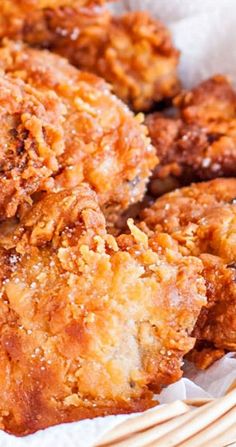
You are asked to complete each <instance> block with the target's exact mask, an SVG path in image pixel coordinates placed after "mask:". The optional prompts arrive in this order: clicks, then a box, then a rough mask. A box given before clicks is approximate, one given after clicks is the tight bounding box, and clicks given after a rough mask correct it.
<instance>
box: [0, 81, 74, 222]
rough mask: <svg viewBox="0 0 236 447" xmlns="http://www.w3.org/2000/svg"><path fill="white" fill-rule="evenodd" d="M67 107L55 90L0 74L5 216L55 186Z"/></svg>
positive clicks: (0, 207) (0, 179) (0, 203)
mask: <svg viewBox="0 0 236 447" xmlns="http://www.w3.org/2000/svg"><path fill="white" fill-rule="evenodd" d="M64 112H65V109H64V106H63V103H62V101H61V100H60V99H59V98H58V97H57V95H56V94H55V93H54V92H51V91H48V92H47V91H44V92H43V91H41V92H40V91H38V90H36V89H35V88H33V87H31V86H30V85H27V84H26V83H24V82H23V81H22V80H17V79H11V78H10V77H8V76H5V75H4V74H3V73H1V74H0V122H1V132H0V190H1V195H0V219H3V218H5V217H11V216H13V215H15V214H16V211H17V209H18V206H19V205H20V204H22V203H24V202H26V203H28V204H30V203H31V196H32V194H33V193H35V192H37V191H39V190H42V189H43V190H47V189H50V188H52V187H53V179H52V175H53V174H54V173H55V172H57V171H58V169H59V157H60V155H61V154H62V153H63V151H64V132H63V127H62V124H63V121H64Z"/></svg>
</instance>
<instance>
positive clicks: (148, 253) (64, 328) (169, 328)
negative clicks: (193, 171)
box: [0, 184, 206, 435]
mask: <svg viewBox="0 0 236 447" xmlns="http://www.w3.org/2000/svg"><path fill="white" fill-rule="evenodd" d="M129 227H130V230H131V232H130V234H126V235H123V236H120V237H119V238H118V239H117V240H116V239H114V238H113V236H111V235H109V234H107V233H106V229H105V220H104V217H103V214H102V213H101V211H100V209H99V207H98V203H97V200H96V197H95V193H94V192H92V191H91V190H90V189H89V187H88V186H87V185H85V184H82V185H80V186H79V187H77V188H74V189H72V190H64V191H60V192H57V193H48V194H47V195H46V196H45V197H44V198H43V199H42V200H41V201H39V202H38V203H37V204H35V205H33V207H32V208H31V209H30V211H29V212H28V213H27V214H25V215H24V216H23V217H22V220H21V222H20V223H17V222H9V223H8V222H5V223H4V225H3V226H2V227H1V231H0V235H1V236H0V259H1V269H0V270H1V276H0V280H1V297H2V298H1V301H0V358H1V374H0V393H1V402H0V427H1V428H2V429H4V430H6V431H8V432H10V433H14V434H17V435H25V434H28V433H32V432H34V431H36V430H38V429H40V428H44V427H47V426H50V425H53V424H56V423H60V422H66V421H75V420H79V419H83V418H86V417H95V416H98V415H107V414H116V413H126V412H132V411H141V410H143V409H145V408H147V407H150V406H152V405H154V402H153V400H152V397H153V391H160V390H161V388H162V387H164V386H166V385H168V384H169V383H172V382H174V381H176V380H178V379H179V378H180V377H181V375H182V371H181V365H182V357H183V355H184V354H185V353H186V352H188V351H189V350H190V349H191V348H192V346H193V344H194V338H192V337H191V335H190V334H191V332H192V329H193V326H194V324H195V321H196V319H197V317H198V315H199V312H200V309H201V307H202V305H203V304H204V303H205V302H206V298H205V292H206V291H205V284H204V280H203V278H202V262H201V261H200V260H199V259H197V258H194V257H192V256H189V257H187V256H186V257H183V256H182V255H181V253H180V252H179V251H178V246H177V244H176V243H175V242H174V240H172V238H171V237H170V236H169V235H167V234H163V233H159V234H158V235H155V236H154V237H152V238H150V239H148V237H147V235H146V234H144V233H143V232H141V231H140V230H139V229H138V228H137V227H136V226H135V225H134V224H133V222H132V221H129Z"/></svg>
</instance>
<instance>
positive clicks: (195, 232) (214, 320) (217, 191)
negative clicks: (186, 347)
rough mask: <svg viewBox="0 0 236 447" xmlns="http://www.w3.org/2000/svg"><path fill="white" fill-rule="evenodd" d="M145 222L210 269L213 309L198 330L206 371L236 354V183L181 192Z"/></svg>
mask: <svg viewBox="0 0 236 447" xmlns="http://www.w3.org/2000/svg"><path fill="white" fill-rule="evenodd" d="M142 219H143V220H144V222H145V224H143V223H142V224H141V228H144V227H145V225H146V226H147V228H148V229H149V230H152V231H154V232H157V233H158V232H159V231H164V232H167V233H168V234H170V235H171V236H172V237H173V238H174V240H175V241H176V242H177V243H178V244H179V248H180V250H181V252H182V254H183V255H187V256H189V255H193V256H197V257H199V258H200V259H201V260H202V262H203V264H204V277H205V280H206V285H207V298H208V304H207V306H205V307H204V308H203V309H202V311H201V314H200V316H199V318H198V321H197V324H196V326H195V328H194V331H193V335H194V336H195V337H196V338H197V340H198V343H197V346H196V349H195V351H194V352H193V353H192V356H191V358H192V359H193V360H194V361H195V362H196V364H197V365H198V366H199V367H201V368H206V367H207V366H209V364H211V362H212V361H214V360H215V358H219V356H220V355H223V354H224V350H228V351H236V318H235V315H236V264H235V259H236V179H216V180H212V181H209V182H205V183H199V184H193V185H191V186H189V187H186V188H182V189H177V190H176V191H174V192H172V193H169V194H166V195H164V196H162V197H161V198H159V199H158V200H157V201H156V202H155V204H154V205H153V206H151V207H150V208H147V209H146V210H144V211H143V212H142ZM214 348H215V349H214Z"/></svg>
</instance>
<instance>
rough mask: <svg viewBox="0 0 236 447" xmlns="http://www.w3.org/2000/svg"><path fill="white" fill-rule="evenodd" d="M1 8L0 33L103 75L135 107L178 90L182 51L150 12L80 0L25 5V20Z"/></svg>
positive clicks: (148, 104) (146, 106)
mask: <svg viewBox="0 0 236 447" xmlns="http://www.w3.org/2000/svg"><path fill="white" fill-rule="evenodd" d="M13 3H15V2H14V1H13ZM0 14H1V17H2V19H1V22H2V23H1V22H0V36H2V37H5V36H8V37H9V38H12V39H16V38H18V39H23V40H24V41H25V42H27V43H28V44H30V45H33V46H35V45H36V46H40V47H44V48H50V49H51V50H53V51H55V52H57V53H59V54H61V55H62V56H65V57H67V58H68V59H69V61H70V62H71V63H73V64H74V65H76V66H77V67H78V68H80V69H82V70H86V71H89V72H92V73H95V74H97V75H99V76H101V77H103V78H104V79H106V80H107V81H108V82H110V83H111V84H112V86H113V90H114V92H115V94H116V95H117V96H119V97H120V98H121V99H122V100H124V101H125V102H126V103H127V104H128V105H129V106H130V107H131V108H133V109H134V110H135V111H145V110H150V108H151V107H152V106H153V105H154V104H155V102H159V101H162V100H163V99H168V98H172V97H173V96H174V95H175V94H176V93H178V91H179V80H178V77H177V64H178V60H179V52H178V51H177V50H176V49H175V48H174V46H173V43H172V40H171V36H170V33H169V31H168V30H167V29H166V27H165V26H164V25H163V24H162V23H161V22H160V21H158V20H155V19H154V18H152V17H151V16H150V15H149V14H148V13H147V12H129V13H127V14H124V15H122V16H120V17H118V16H117V17H115V16H114V17H113V16H112V15H111V14H110V12H109V11H108V10H106V9H102V8H97V7H87V8H81V6H80V4H79V2H77V3H76V2H75V4H74V5H70V6H65V7H63V6H62V7H54V8H50V7H49V8H45V9H41V10H38V11H36V12H35V13H34V14H31V15H29V14H28V11H26V13H25V15H24V14H23V18H22V19H21V20H20V21H19V20H18V18H17V19H16V20H14V17H13V14H12V13H11V14H10V17H8V14H7V12H5V11H4V10H3V8H2V6H1V5H0ZM15 22H16V23H15Z"/></svg>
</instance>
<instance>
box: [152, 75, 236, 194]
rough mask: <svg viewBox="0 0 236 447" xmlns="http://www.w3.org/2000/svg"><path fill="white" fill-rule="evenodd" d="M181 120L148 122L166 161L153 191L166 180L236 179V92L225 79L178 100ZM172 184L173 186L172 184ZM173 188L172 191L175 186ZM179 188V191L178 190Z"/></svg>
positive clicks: (156, 116)
mask: <svg viewBox="0 0 236 447" xmlns="http://www.w3.org/2000/svg"><path fill="white" fill-rule="evenodd" d="M175 104H176V106H177V107H178V114H179V115H180V117H178V116H177V117H175V118H173V119H172V118H167V117H163V116H161V115H160V114H158V113H155V114H152V115H149V116H148V117H147V120H146V124H147V126H148V129H149V133H150V136H151V139H152V142H153V144H154V146H155V147H156V150H157V155H158V157H159V158H160V165H159V167H158V168H157V169H156V171H155V174H154V178H153V181H152V183H151V191H152V193H153V194H155V195H160V194H161V193H162V192H163V188H162V189H160V187H161V186H162V182H163V181H164V182H165V183H167V184H168V181H169V183H170V185H171V181H172V183H173V184H174V186H175V185H176V182H179V184H180V185H181V184H182V185H184V184H189V183H190V182H191V181H195V180H208V179H213V178H216V177H221V176H222V177H230V176H235V175H236V93H235V91H234V90H233V88H232V86H231V84H230V82H229V81H228V80H227V78H225V77H224V76H214V77H213V78H211V79H209V80H207V81H205V82H202V83H201V84H200V85H199V86H197V87H196V88H195V89H193V90H192V91H189V92H183V93H182V94H181V95H180V96H179V97H177V98H176V100H175ZM171 186H172V185H171ZM171 186H170V187H171ZM172 189H174V188H172Z"/></svg>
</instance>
